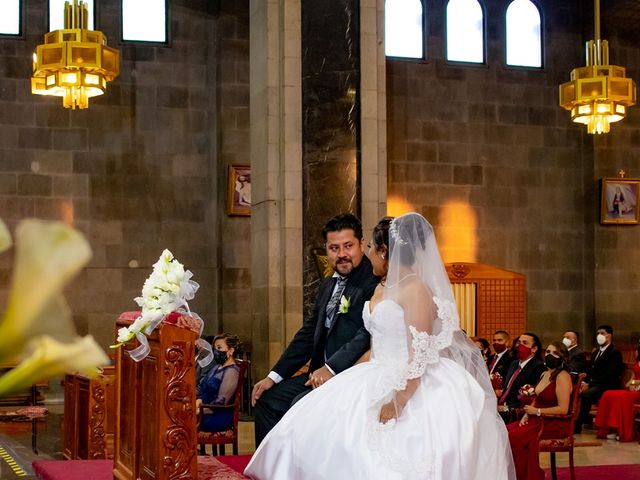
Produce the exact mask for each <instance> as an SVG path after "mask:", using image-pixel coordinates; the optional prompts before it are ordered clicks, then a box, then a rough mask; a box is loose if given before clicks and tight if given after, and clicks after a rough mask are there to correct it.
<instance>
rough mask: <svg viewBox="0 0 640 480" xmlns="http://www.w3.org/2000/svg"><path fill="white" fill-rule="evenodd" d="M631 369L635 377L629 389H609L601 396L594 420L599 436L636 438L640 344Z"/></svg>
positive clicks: (627, 439)
mask: <svg viewBox="0 0 640 480" xmlns="http://www.w3.org/2000/svg"><path fill="white" fill-rule="evenodd" d="M631 369H632V371H633V377H632V378H631V379H630V380H629V381H628V382H627V384H626V387H627V390H607V391H606V392H604V395H602V398H600V403H599V404H598V413H597V415H596V419H595V420H594V422H593V423H594V425H595V426H596V427H598V438H612V439H613V438H615V439H616V440H620V441H621V442H631V441H633V440H635V439H636V433H635V428H634V427H635V425H634V421H635V418H634V417H635V413H634V411H633V405H634V404H635V403H640V344H638V351H637V356H636V361H635V363H634V364H633V366H632V367H631Z"/></svg>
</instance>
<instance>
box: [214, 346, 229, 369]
mask: <svg viewBox="0 0 640 480" xmlns="http://www.w3.org/2000/svg"><path fill="white" fill-rule="evenodd" d="M227 358H228V356H227V352H223V351H222V350H218V349H217V348H214V349H213V361H214V362H216V363H217V364H218V365H222V364H223V363H224V362H226V361H227Z"/></svg>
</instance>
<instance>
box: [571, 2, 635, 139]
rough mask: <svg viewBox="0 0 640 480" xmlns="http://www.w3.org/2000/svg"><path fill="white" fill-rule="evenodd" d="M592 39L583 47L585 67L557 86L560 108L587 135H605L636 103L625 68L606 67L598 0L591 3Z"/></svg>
mask: <svg viewBox="0 0 640 480" xmlns="http://www.w3.org/2000/svg"><path fill="white" fill-rule="evenodd" d="M594 23H595V39H594V40H589V41H588V42H587V45H586V50H587V52H586V53H587V66H586V67H579V68H576V69H574V70H572V71H571V81H570V82H567V83H563V84H562V85H560V106H562V107H563V108H565V109H566V110H570V111H571V120H573V121H574V122H576V123H583V124H585V125H586V126H587V132H588V133H592V134H593V133H608V132H609V126H610V124H611V123H613V122H618V121H620V120H622V119H623V118H624V117H625V116H626V115H627V109H628V108H629V107H631V106H633V105H635V103H636V84H635V82H634V81H633V80H632V79H631V78H626V77H625V68H624V67H619V66H617V65H609V43H608V42H607V41H606V40H600V0H594Z"/></svg>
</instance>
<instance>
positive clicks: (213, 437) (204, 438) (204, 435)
mask: <svg viewBox="0 0 640 480" xmlns="http://www.w3.org/2000/svg"><path fill="white" fill-rule="evenodd" d="M233 437H234V432H233V429H232V428H230V429H229V430H224V431H222V432H198V443H215V442H216V441H218V440H225V439H230V440H233ZM229 443H231V442H229Z"/></svg>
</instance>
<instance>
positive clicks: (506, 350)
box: [487, 330, 513, 386]
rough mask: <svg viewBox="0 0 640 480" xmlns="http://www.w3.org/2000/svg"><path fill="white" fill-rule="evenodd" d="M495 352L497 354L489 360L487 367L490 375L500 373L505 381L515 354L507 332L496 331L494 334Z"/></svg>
mask: <svg viewBox="0 0 640 480" xmlns="http://www.w3.org/2000/svg"><path fill="white" fill-rule="evenodd" d="M492 343H493V351H494V352H495V354H494V355H493V356H492V357H491V358H489V359H487V366H488V368H489V375H491V374H492V373H499V374H500V376H501V377H502V380H503V384H502V385H503V386H504V385H506V384H505V383H504V378H505V377H506V376H507V370H508V369H509V365H511V362H512V361H513V352H511V337H510V336H509V333H508V332H506V331H505V330H496V333H494V334H493V341H492Z"/></svg>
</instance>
